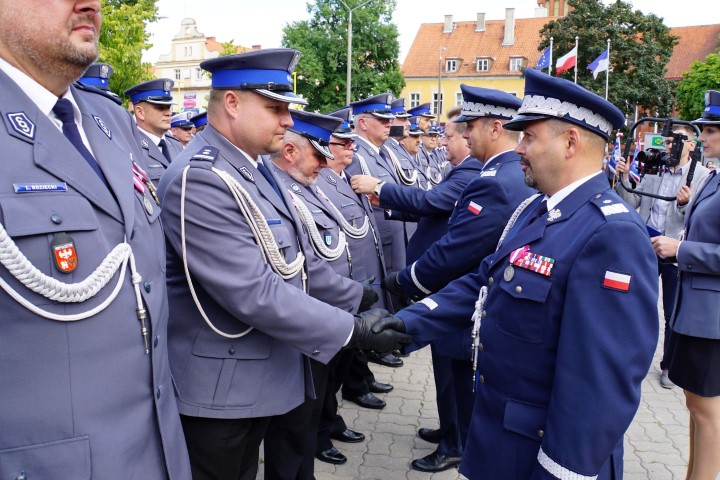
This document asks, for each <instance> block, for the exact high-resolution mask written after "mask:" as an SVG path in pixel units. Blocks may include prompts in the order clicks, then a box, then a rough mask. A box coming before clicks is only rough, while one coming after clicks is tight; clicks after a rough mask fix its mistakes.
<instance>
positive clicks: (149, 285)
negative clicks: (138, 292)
mask: <svg viewBox="0 0 720 480" xmlns="http://www.w3.org/2000/svg"><path fill="white" fill-rule="evenodd" d="M143 288H144V289H145V292H146V293H150V290H152V282H145V283H143Z"/></svg>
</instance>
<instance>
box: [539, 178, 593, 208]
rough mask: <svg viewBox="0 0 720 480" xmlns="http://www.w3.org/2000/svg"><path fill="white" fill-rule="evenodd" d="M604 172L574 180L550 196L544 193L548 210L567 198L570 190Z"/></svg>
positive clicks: (572, 190)
mask: <svg viewBox="0 0 720 480" xmlns="http://www.w3.org/2000/svg"><path fill="white" fill-rule="evenodd" d="M604 174H605V172H603V171H602V170H601V171H599V172H597V173H592V174H590V175H588V176H587V177H583V178H581V179H580V180H575V181H574V182H573V183H571V184H570V185H568V186H567V187H565V188H563V189H561V190H559V191H557V192H555V195H553V196H552V197H548V196H547V195H545V199H547V208H548V210H552V209H554V208H555V207H557V206H558V204H559V203H560V202H562V201H563V200H565V198H567V197H568V196H569V195H570V194H571V193H572V192H574V191H575V190H577V189H578V188H580V186H582V185H583V184H584V183H586V182H588V181H589V180H591V179H593V178H594V177H596V176H598V175H604Z"/></svg>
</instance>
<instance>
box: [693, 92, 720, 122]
mask: <svg viewBox="0 0 720 480" xmlns="http://www.w3.org/2000/svg"><path fill="white" fill-rule="evenodd" d="M692 123H696V124H698V125H718V124H720V92H718V91H717V90H708V91H706V92H705V110H703V114H702V117H700V118H698V119H697V120H695V121H693V122H692Z"/></svg>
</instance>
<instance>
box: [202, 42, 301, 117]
mask: <svg viewBox="0 0 720 480" xmlns="http://www.w3.org/2000/svg"><path fill="white" fill-rule="evenodd" d="M300 57H301V55H300V52H298V51H297V50H294V49H292V48H268V49H264V50H255V51H252V52H246V53H239V54H236V55H227V56H224V57H218V58H213V59H210V60H205V61H204V62H202V63H200V68H202V69H203V70H207V71H208V72H210V73H211V74H212V89H213V90H252V91H254V92H256V93H259V94H260V95H263V96H265V97H268V98H272V99H273V100H277V101H280V102H286V103H298V104H301V105H307V102H306V101H305V100H303V99H302V98H300V97H299V96H297V95H296V94H295V93H294V92H293V79H292V72H293V70H295V67H296V66H297V64H298V62H299V61H300Z"/></svg>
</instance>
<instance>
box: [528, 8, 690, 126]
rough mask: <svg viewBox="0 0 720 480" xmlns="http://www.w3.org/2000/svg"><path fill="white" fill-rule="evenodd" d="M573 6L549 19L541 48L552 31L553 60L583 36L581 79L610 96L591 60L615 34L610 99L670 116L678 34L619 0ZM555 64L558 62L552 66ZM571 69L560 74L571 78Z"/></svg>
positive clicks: (579, 62)
mask: <svg viewBox="0 0 720 480" xmlns="http://www.w3.org/2000/svg"><path fill="white" fill-rule="evenodd" d="M568 3H569V4H570V5H571V6H573V7H574V9H573V10H572V11H571V12H570V13H569V14H568V15H567V16H565V17H562V18H559V19H557V20H554V21H551V22H549V23H547V24H546V25H545V26H544V27H543V29H542V30H541V31H540V34H541V36H542V37H543V41H542V43H541V45H540V48H539V49H540V50H543V49H545V48H546V47H547V46H548V45H549V44H550V37H553V58H554V60H553V62H554V61H555V59H557V58H559V57H560V56H561V55H564V54H565V53H566V52H568V51H570V49H572V48H573V47H574V46H575V36H578V37H579V39H578V42H579V46H578V59H577V69H578V76H577V78H578V80H577V81H578V83H579V84H580V85H582V86H583V87H585V88H587V89H588V90H591V91H593V92H595V93H597V94H598V95H600V96H603V97H604V96H605V73H604V72H602V73H600V74H599V75H598V77H597V79H593V76H592V72H591V71H590V70H588V69H587V66H588V65H589V64H590V63H591V62H592V61H593V60H594V59H595V58H596V57H597V56H599V55H600V54H601V53H602V52H603V51H604V50H605V49H606V48H607V40H608V39H610V42H611V44H610V68H611V70H610V82H609V84H610V85H609V94H608V100H609V101H610V102H612V103H613V104H615V105H616V106H617V107H618V108H620V109H621V110H623V111H624V112H625V113H626V115H631V116H632V115H634V112H635V106H636V105H638V106H639V108H641V109H645V110H646V111H648V112H650V113H651V114H652V116H656V115H658V116H663V117H664V116H668V115H669V114H670V113H671V112H672V111H673V103H674V102H673V96H674V83H673V82H671V81H669V80H666V79H665V78H664V77H665V73H666V68H665V66H666V65H667V62H668V61H669V60H670V57H671V56H672V51H673V47H674V46H675V45H676V44H677V37H675V36H673V35H671V33H670V29H669V28H668V27H666V26H665V25H664V24H663V23H662V19H661V18H658V17H657V16H655V15H653V14H649V15H645V14H643V13H642V12H641V11H639V10H635V11H633V9H632V5H630V4H629V3H626V2H623V1H622V0H617V1H615V2H614V3H611V4H610V5H607V6H606V5H604V4H603V3H602V2H601V1H600V0H569V1H568ZM554 68H555V66H554V65H553V72H554ZM574 75H575V71H574V70H573V69H570V70H568V71H566V72H565V73H562V74H561V76H563V77H566V78H569V79H570V80H572V79H573V78H574Z"/></svg>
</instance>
